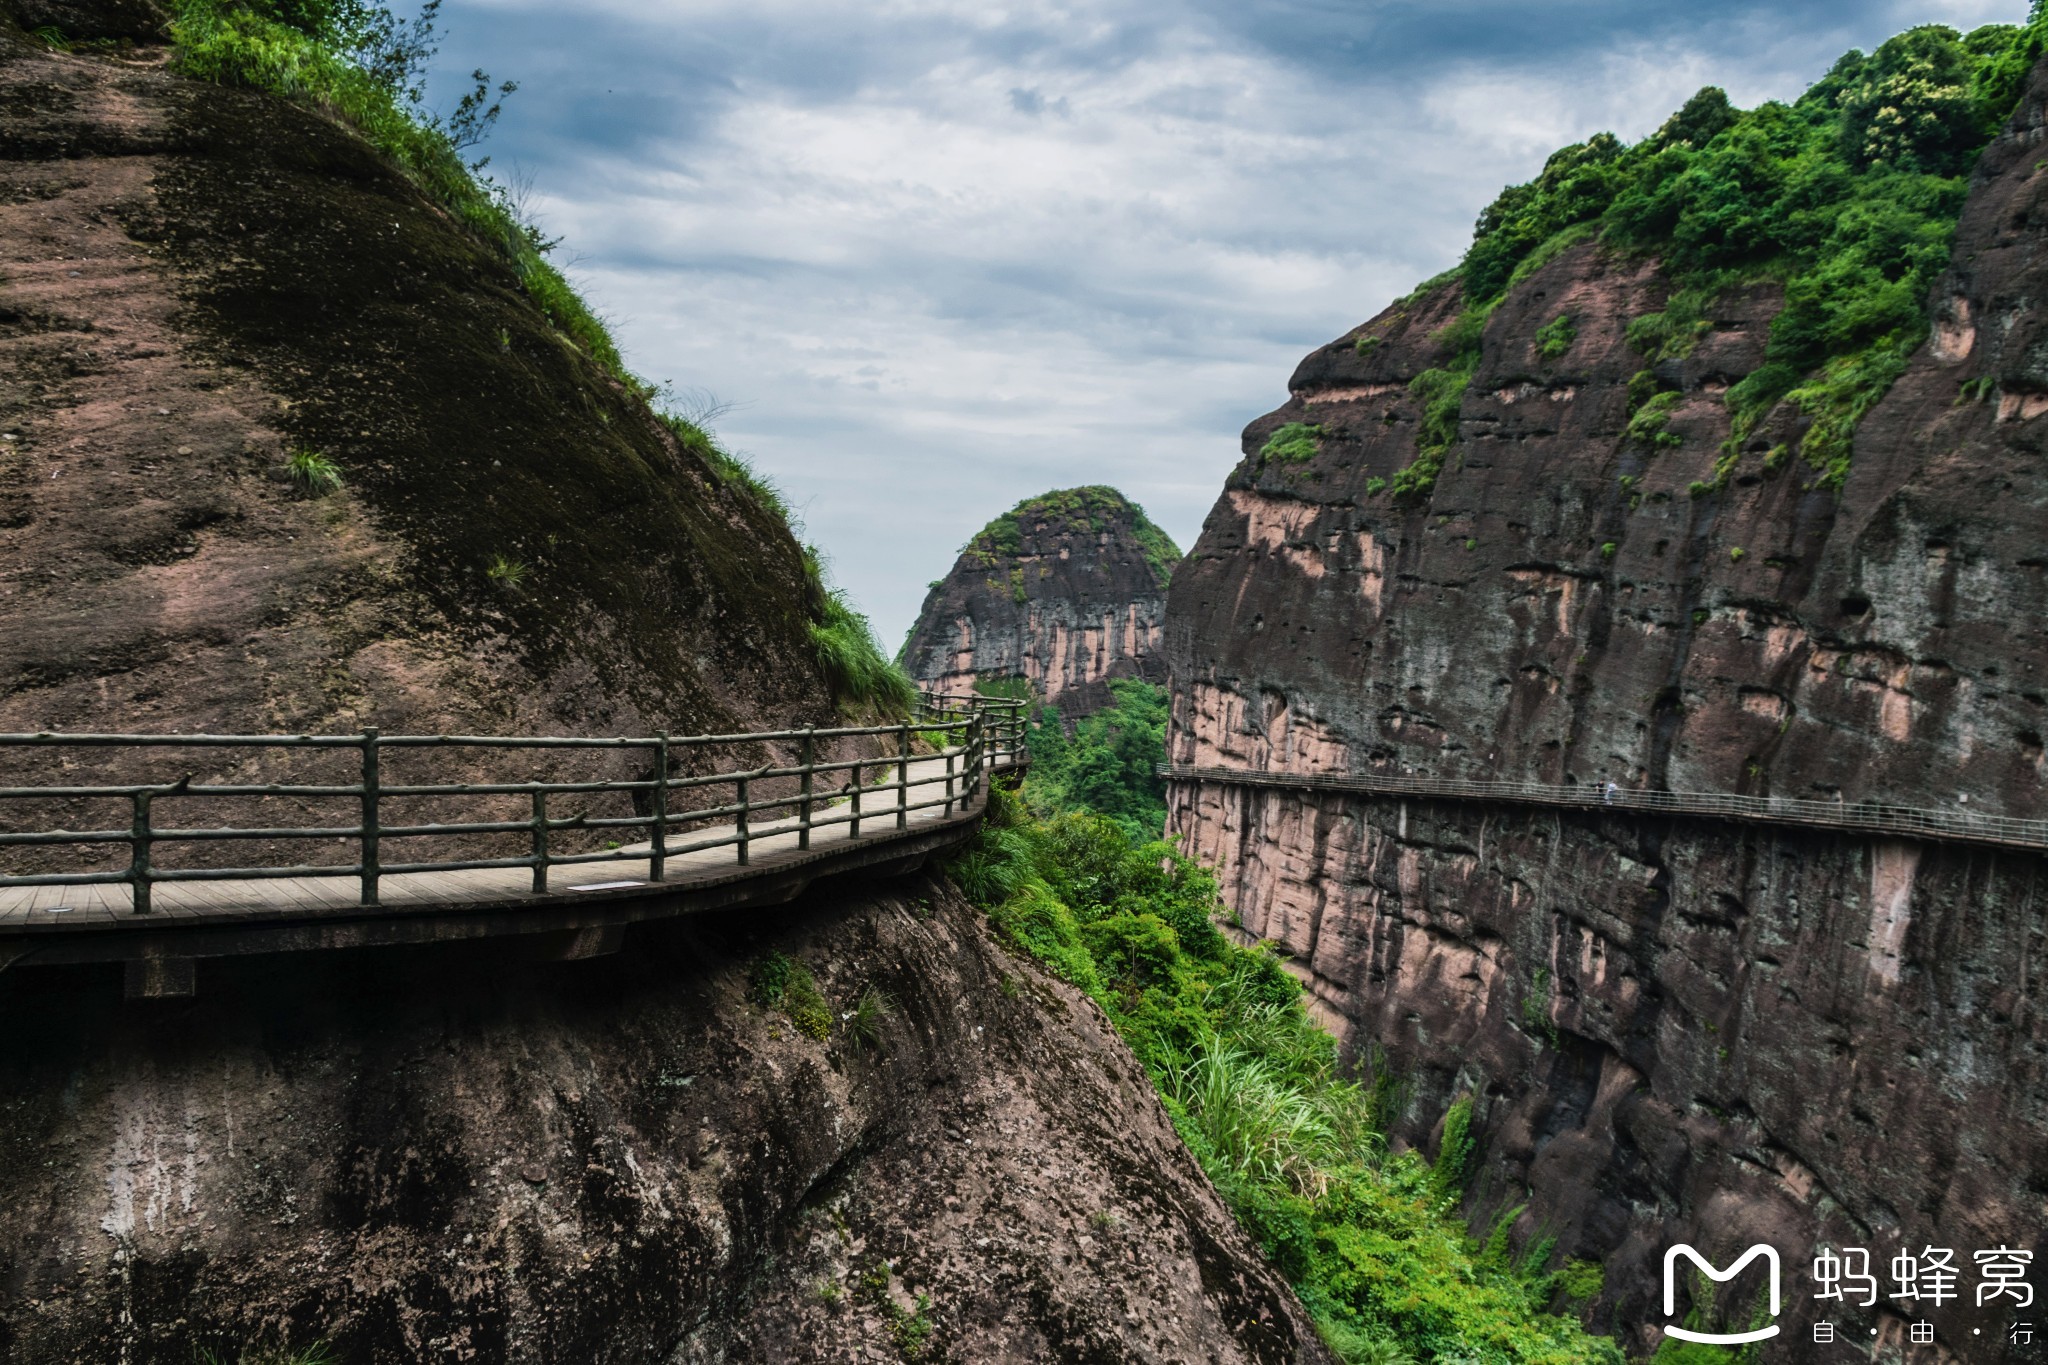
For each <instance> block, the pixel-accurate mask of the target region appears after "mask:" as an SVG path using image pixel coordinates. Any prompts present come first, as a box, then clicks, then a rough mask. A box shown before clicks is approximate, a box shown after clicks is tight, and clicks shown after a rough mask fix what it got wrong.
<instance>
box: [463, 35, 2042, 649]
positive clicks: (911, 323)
mask: <svg viewBox="0 0 2048 1365" xmlns="http://www.w3.org/2000/svg"><path fill="white" fill-rule="evenodd" d="M2024 13H2025V4H2024V0H1998V2H1996V3H1994V2H1993V0H1911V2H1910V3H1908V2H1907V0H1770V2H1769V3H1758V2H1757V0H1716V2H1715V3H1710V4H1701V3H1697V0H1684V2H1682V3H1680V2H1674V0H1560V3H1552V4H1543V3H1532V2H1531V0H1100V2H1099V3H1092V4H1091V3H1071V4H1067V3H1042V4H1028V3H1019V4H1003V3H999V2H998V3H989V2H988V0H858V2H857V3H838V4H832V3H822V2H821V0H696V2H694V3H693V2H691V0H670V2H669V3H660V2H659V0H635V2H634V3H626V0H586V2H585V3H582V4H578V5H574V6H569V5H563V4H560V3H559V2H558V0H447V3H446V5H445V7H444V9H443V11H442V19H443V24H442V29H443V43H442V49H441V55H440V58H439V62H438V66H437V73H436V75H437V78H436V81H435V85H434V97H435V99H436V101H437V102H439V103H440V104H442V105H443V106H444V107H445V106H448V105H452V103H453V101H454V98H455V96H456V95H457V94H459V93H460V92H459V88H458V84H459V82H460V80H461V78H462V76H463V75H464V74H465V73H466V72H467V71H468V70H469V69H470V68H471V67H473V66H478V65H481V66H484V67H487V68H488V69H489V70H490V71H491V73H492V74H493V75H494V76H496V77H498V78H500V79H504V78H514V79H517V80H518V81H519V82H520V85H521V88H520V90H519V91H518V93H517V94H516V95H515V96H514V97H513V98H512V99H511V100H510V101H509V102H508V103H507V105H506V110H505V114H504V117H503V119H502V121H501V122H500V125H499V127H498V131H497V133H496V135H495V137H494V138H493V139H492V141H491V144H490V145H489V147H488V148H487V149H486V150H488V151H490V152H491V153H492V154H493V156H494V158H495V160H494V162H493V166H492V169H493V170H494V171H495V172H497V173H499V174H501V175H508V174H512V173H516V174H517V175H518V177H519V178H520V179H522V180H523V181H525V182H527V183H528V184H529V185H530V191H529V195H528V203H529V205H530V207H531V209H532V211H533V212H534V214H535V215H536V216H537V217H538V218H539V220H540V221H541V222H542V224H543V225H544V226H545V227H546V229H547V230H548V231H549V232H550V233H551V234H553V235H557V236H560V237H562V238H563V239H564V241H563V245H562V247H561V248H560V249H559V250H558V252H557V256H556V259H557V260H558V261H561V262H562V263H563V264H564V265H565V266H566V267H567V268H568V270H569V273H570V274H571V276H572V278H574V279H575V280H576V281H577V283H578V284H579V285H580V286H581V287H582V288H583V289H584V291H585V293H586V295H587V296H588V297H589V298H590V299H591V301H592V302H593V303H594V304H595V305H596V306H597V308H598V310H599V311H600V312H602V313H604V314H605V315H606V316H607V317H609V318H610V319H611V321H612V322H613V324H614V326H615V329H616V331H617V333H618V336H619V340H620V342H621V345H622V347H623V349H624V351H625V353H626V358H627V362H628V364H630V365H631V366H632V367H633V368H634V369H635V370H636V371H637V372H638V373H640V374H642V375H645V376H647V377H648V378H650V379H654V380H657V381H662V380H667V381H671V382H673V383H674V384H675V385H676V386H677V387H678V389H680V390H684V391H688V392H691V393H693V394H695V395H698V396H700V397H701V396H705V395H708V396H711V397H714V398H715V399H717V400H718V401H720V402H722V403H726V404H731V405H732V409H731V411H729V412H728V413H726V415H724V416H723V417H721V418H719V419H718V420H717V421H716V422H715V423H714V425H715V427H716V429H717V430H718V432H719V434H720V436H721V437H722V438H724V440H725V441H726V443H727V444H728V445H730V446H732V447H734V448H736V449H738V450H740V451H742V452H744V453H745V454H746V455H748V456H749V457H750V458H751V459H752V460H753V461H754V463H755V465H756V466H757V467H758V468H760V469H761V470H762V471H763V472H764V473H766V474H767V475H769V476H770V477H771V478H772V479H774V480H775V482H777V483H778V484H780V485H781V486H782V487H783V488H784V489H785V490H786V491H787V492H788V494H789V498H790V502H791V503H792V504H793V505H794V506H795V507H796V508H797V510H798V511H799V513H800V514H801V516H802V519H803V521H804V522H805V524H806V527H807V531H808V535H809V537H810V538H811V539H812V540H814V541H816V542H817V543H818V544H819V545H821V546H822V547H823V548H824V549H825V551H826V552H827V554H828V556H829V557H830V559H831V561H832V564H833V569H834V573H835V575H836V577H837V579H838V581H839V582H841V583H842V584H844V585H845V586H846V587H848V588H849V589H850V590H851V591H852V593H853V595H854V596H855V598H856V599H857V600H858V602H859V603H860V604H861V606H862V607H863V608H864V609H865V610H867V611H868V612H869V613H870V614H871V615H872V617H873V618H874V622H875V625H876V628H877V632H878V634H879V635H880V636H881V638H882V641H883V643H884V645H885V646H886V647H888V648H890V649H894V648H895V646H896V645H897V644H898V643H899V642H900V641H901V639H902V637H903V633H904V631H905V630H907V629H908V628H909V626H910V623H911V621H912V619H913V617H914V616H915V614H916V612H917V608H918V605H919V603H920V601H921V600H922V598H923V594H924V588H925V584H926V582H927V580H930V579H934V578H938V577H939V576H941V575H942V574H944V573H945V572H946V571H947V569H949V568H950V567H951V565H952V561H953V558H954V555H955V553H956V552H957V550H958V549H959V547H960V545H961V544H962V542H964V541H965V540H966V539H967V538H968V537H969V536H970V535H972V534H973V533H974V531H975V530H976V529H978V528H979V527H980V526H981V525H982V524H983V523H985V522H986V521H987V520H988V519H989V518H990V517H992V516H994V515H995V514H996V513H998V512H1001V511H1003V510H1005V509H1007V508H1008V507H1010V506H1011V505H1012V504H1014V503H1015V502H1017V501H1018V500H1019V499H1021V498H1024V497H1028V496H1030V495H1032V494H1035V493H1040V492H1043V491H1045V490H1047V489H1050V488H1060V487H1067V486H1071V485H1074V484H1082V483H1109V484H1114V485H1116V486H1117V487H1119V488H1121V489H1123V490H1124V491H1125V492H1126V493H1128V494H1129V495H1130V496H1132V497H1133V498H1135V499H1136V500H1137V501H1139V502H1140V503H1142V504H1143V505H1144V506H1145V507H1146V508H1147V509H1148V510H1149V511H1150V512H1151V514H1152V516H1153V517H1154V519H1155V520H1157V521H1158V522H1159V523H1160V524H1161V525H1163V526H1164V527H1165V528H1166V529H1167V530H1168V531H1169V532H1170V533H1171V534H1172V535H1173V537H1174V539H1175V540H1176V541H1178V542H1179V543H1180V544H1181V546H1182V547H1183V548H1186V547H1187V546H1188V545H1189V544H1190V543H1191V542H1192V540H1193V539H1194V536H1195V533H1196V531H1197V530H1199V529H1200V526H1201V523H1202V518H1203V517H1204V516H1205V515H1206V514H1207V512H1208V509H1209V505H1210V503H1211V502H1212V501H1213V500H1214V499H1215V497H1216V494H1217V491H1218V489H1219V488H1220V486H1221V482H1222V479H1223V476H1224V475H1225V473H1227V472H1228V470H1229V469H1230V467H1231V465H1232V464H1234V463H1235V462H1236V460H1237V458H1238V433H1239V431H1240V430H1241V429H1242V428H1243V426H1244V425H1245V423H1247V422H1248V421H1250V420H1251V419H1252V418H1254V417H1256V416H1258V415H1259V414H1260V413H1262V412H1265V411H1267V410H1269V409H1271V408H1272V407H1274V406H1276V405H1277V404H1278V403H1280V402H1281V401H1282V400H1283V399H1284V398H1285V396H1286V382H1287V376H1288V374H1289V373H1290V371H1291V370H1292V369H1293V367H1294V364H1295V362H1296V361H1297V360H1299V359H1300V357H1301V355H1302V354H1303V353H1304V352H1305V351H1307V350H1309V349H1310V348H1312V347H1314V346H1316V345H1319V344H1321V343H1323V342H1325V341H1327V340H1329V339H1330V338H1332V337H1334V336H1336V335H1338V334H1340V333H1342V332H1344V331H1345V330H1347V329H1349V328H1350V327H1352V326H1355V325H1356V324H1357V323H1359V322H1361V321H1363V320H1365V319H1366V318H1367V317H1370V316H1371V315H1372V314H1373V313H1375V312H1377V311H1379V309H1380V308H1381V307H1382V306H1384V305H1385V304H1386V302H1387V301H1388V300H1389V299H1391V298H1393V297H1395V296H1397V295H1399V294H1402V293H1405V292H1406V291H1407V289H1408V288H1409V287H1410V286H1411V285H1413V284H1414V283H1415V282H1416V281H1418V280H1420V279H1423V278H1425V277H1427V276H1429V275H1432V274H1435V273H1436V272H1437V271H1439V270H1442V269H1444V268H1445V267H1446V266H1448V265H1450V264H1452V263H1453V262H1454V261H1455V260H1456V259H1457V257H1458V256H1459V254H1460V253H1461V252H1462V251H1463V249H1464V247H1465V245H1466V242H1467V240H1468V239H1469V236H1470V231H1471V223H1472V220H1473V218H1474V217H1475V216H1476V215H1477V213H1478V212H1479V210H1480V209H1481V208H1482V207H1484V205H1485V204H1486V203H1487V201H1488V200H1490V199H1491V198H1492V197H1493V195H1494V194H1495V193H1496V192H1497V191H1498V190H1499V189H1500V187H1501V186H1502V185H1504V184H1506V183H1509V182H1512V181H1520V180H1526V179H1528V178H1529V177H1530V176H1531V175H1533V174H1534V173H1535V172H1536V171H1537V170H1538V169H1540V167H1541V166H1542V163H1543V158H1544V156H1545V155H1546V154H1547V153H1548V152H1550V151H1551V150H1553V149H1554V148H1556V147H1558V146H1560V145H1562V144H1565V143H1568V142H1573V141H1577V140H1579V139H1582V138H1584V137H1586V136H1587V135H1588V134H1590V133H1593V132H1597V131H1599V130H1601V129H1612V130H1613V131H1615V132H1617V133H1619V134H1620V135H1622V136H1623V137H1625V138H1636V137H1640V136H1642V135H1643V134H1645V133H1647V132H1649V131H1651V130H1653V129H1654V128H1655V127H1656V126H1657V125H1658V124H1659V123H1661V122H1662V121H1663V119H1664V117H1665V116H1666V115H1667V114H1669V113H1670V112H1671V110H1673V109H1674V108H1676V107H1677V106H1678V105H1679V104H1680V103H1682V102H1683V101H1684V99H1685V98H1686V96H1687V95H1689V94H1691V93H1692V92H1693V91H1694V90H1695V89H1697V88H1698V87H1699V86H1701V85H1705V84H1717V85H1721V86H1723V87H1725V88H1726V89H1727V90H1728V92H1729V94H1730V95H1731V96H1732V97H1733V98H1734V99H1735V100H1736V102H1737V103H1739V104H1742V105H1745V106H1747V105H1750V104H1754V103H1756V102H1758V101H1760V100H1764V99H1770V98H1791V97H1795V96H1797V95H1798V94H1799V92H1800V91H1801V90H1802V89H1803V88H1804V87H1805V86H1806V85H1807V84H1808V83H1810V82H1811V81H1813V80H1814V79H1815V78H1816V77H1818V76H1819V75H1820V74H1822V73H1823V72H1824V71H1825V70H1826V69H1827V67H1828V66H1829V65H1830V64H1831V63H1832V62H1833V60H1834V58H1835V57H1836V56H1838V55H1839V54H1840V53H1842V52H1843V51H1845V50H1846V49H1848V48H1850V47H1864V48H1868V47H1871V46H1874V45H1875V44H1876V43H1877V42H1879V41H1882V40H1883V39H1884V38H1885V37H1886V36H1888V35H1889V34H1891V33H1893V32H1896V31H1897V30H1899V29H1901V28H1905V27H1908V26H1910V25H1912V24H1916V23H1929V22H1941V23H1948V24H1953V25H1955V26H1957V27H1959V28H1969V27H1973V26H1975V25H1977V24H1979V23H1986V22H2010V21H2013V20H2016V19H2019V18H2022V17H2024Z"/></svg>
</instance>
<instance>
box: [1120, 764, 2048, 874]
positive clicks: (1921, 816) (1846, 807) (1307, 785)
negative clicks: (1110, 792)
mask: <svg viewBox="0 0 2048 1365" xmlns="http://www.w3.org/2000/svg"><path fill="white" fill-rule="evenodd" d="M1159 775H1160V776H1161V777H1164V778H1165V779H1166V781H1167V782H1168V784H1169V786H1195V787H1199V786H1202V785H1204V784H1209V785H1214V786H1222V787H1276V788H1282V789H1289V790H1295V791H1310V792H1337V793H1345V794H1359V795H1366V796H1384V797H1402V798H1414V799H1418V800H1424V801H1480V802H1492V803H1499V804H1506V805H1529V806H1549V807H1554V808H1560V809H1565V810H1580V811H1599V812H1606V813H1617V814H1618V813H1623V812H1643V813H1649V814H1655V815H1668V816H1685V817H1691V818H1694V819H1707V820H1731V821H1736V822H1738V823H1744V824H1758V825H1779V826H1795V827H1802V828H1807V829H1823V830H1842V831H1846V832H1850V833H1856V834H1866V835H1879V836H1884V837H1890V838H1897V839H1918V840H1925V841H1931V842H1936V843H1960V844H1979V845H1986V846H1989V847H1992V848H2002V849H2014V850H2018V851H2021V852H2027V853H2048V820H2037V819H2033V818H2029V817H2022V816H2011V815H2004V814H1996V813H1990V812H1984V811H1978V810H1972V809H1970V808H1967V807H1959V808H1956V809H1950V810H1932V809H1927V808H1924V807H1917V806H1896V805H1889V804H1885V803H1880V802H1873V801H1856V802H1846V803H1845V802H1839V801H1810V800H1805V799H1801V798H1797V797H1784V796H1742V795H1735V794H1728V793H1721V792H1683V791H1652V790H1646V789H1643V788H1638V787H1622V786H1606V785H1602V784H1599V783H1590V782H1588V783H1579V784H1576V785H1572V784H1552V783H1541V782H1500V781H1489V780H1468V779H1460V778H1445V777H1429V776H1426V775H1422V774H1416V773H1337V772H1327V773H1299V772H1287V771H1276V770H1273V769H1263V768H1223V767H1213V766H1200V767H1198V766H1195V765H1193V764H1185V763H1168V764H1162V765H1161V766H1160V768H1159Z"/></svg>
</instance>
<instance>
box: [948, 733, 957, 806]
mask: <svg viewBox="0 0 2048 1365" xmlns="http://www.w3.org/2000/svg"><path fill="white" fill-rule="evenodd" d="M958 753H959V750H957V749H955V748H954V747H953V746H952V745H950V744H948V745H947V746H946V814H947V815H949V816H950V815H951V814H952V813H953V759H954V756H955V755H956V754H958Z"/></svg>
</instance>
